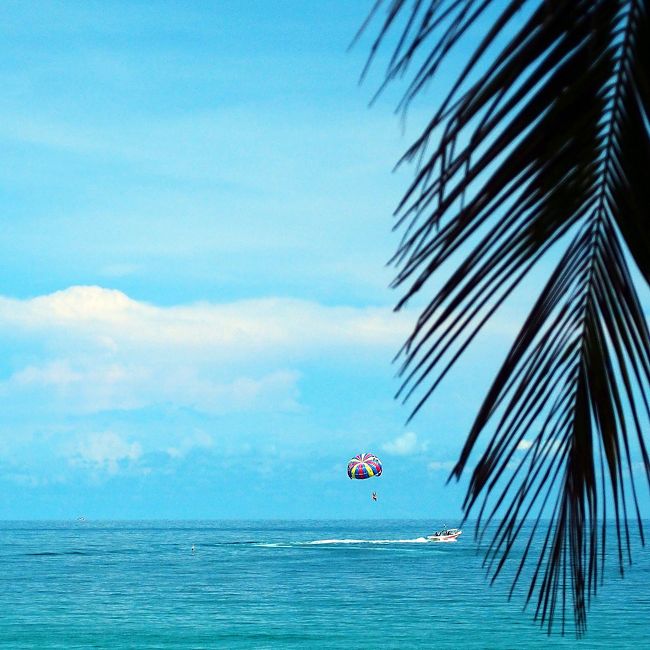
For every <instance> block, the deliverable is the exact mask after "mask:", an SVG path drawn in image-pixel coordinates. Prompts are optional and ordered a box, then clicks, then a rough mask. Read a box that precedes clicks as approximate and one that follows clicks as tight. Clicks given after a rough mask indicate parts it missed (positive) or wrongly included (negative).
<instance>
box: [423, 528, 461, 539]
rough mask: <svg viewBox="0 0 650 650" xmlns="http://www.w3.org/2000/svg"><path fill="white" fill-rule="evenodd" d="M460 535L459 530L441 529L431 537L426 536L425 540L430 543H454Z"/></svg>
mask: <svg viewBox="0 0 650 650" xmlns="http://www.w3.org/2000/svg"><path fill="white" fill-rule="evenodd" d="M462 534H463V531H462V530H460V529H459V528H443V529H442V530H439V531H437V532H435V533H433V535H427V539H428V540H430V541H431V542H455V541H456V540H457V539H458V538H459V537H460V536H461V535H462Z"/></svg>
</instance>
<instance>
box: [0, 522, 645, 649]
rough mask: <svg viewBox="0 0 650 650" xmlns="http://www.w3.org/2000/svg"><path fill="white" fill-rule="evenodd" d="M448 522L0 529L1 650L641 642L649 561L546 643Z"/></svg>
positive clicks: (6, 525)
mask: <svg viewBox="0 0 650 650" xmlns="http://www.w3.org/2000/svg"><path fill="white" fill-rule="evenodd" d="M449 523H450V524H451V523H453V522H449ZM441 524H442V522H426V521H421V520H420V521H363V522H359V521H329V522H327V521H326V522H322V521H302V522H300V521H239V522H235V521H210V522H207V521H205V522H168V521H165V522H83V523H80V522H79V523H78V522H0V549H1V558H0V561H1V566H2V572H1V574H0V581H1V588H0V647H2V648H302V647H307V648H350V647H356V648H368V647H370V648H379V647H381V648H417V647H423V648H426V647H436V648H450V647H461V648H464V649H469V648H556V647H559V648H563V647H567V648H569V647H578V648H585V649H586V648H611V647H617V648H628V647H629V648H645V647H650V557H649V555H648V553H647V552H644V551H643V550H636V552H635V563H634V565H633V566H632V567H631V569H630V570H629V571H628V573H627V575H626V578H625V580H623V581H621V580H618V579H616V578H614V579H609V580H608V582H607V584H606V587H605V589H603V590H602V591H601V593H600V594H599V596H598V599H597V600H596V602H595V603H594V604H593V605H592V608H591V613H590V618H589V631H588V634H587V636H586V637H584V638H583V639H582V640H580V641H576V639H575V638H574V637H573V636H572V635H568V636H567V637H565V638H561V637H559V636H553V637H551V638H550V639H549V638H548V637H547V636H546V635H545V634H544V633H543V632H541V631H540V630H539V628H538V627H536V626H535V624H534V623H532V622H531V615H530V613H523V614H522V612H521V600H516V601H514V602H510V603H509V602H507V599H506V597H505V593H506V591H507V589H506V587H507V584H506V582H505V581H502V582H501V583H500V584H499V583H497V586H496V587H492V588H490V587H489V586H488V583H487V581H486V580H485V577H484V572H483V570H482V569H481V556H480V555H477V553H476V547H475V544H474V542H473V539H472V536H471V535H470V534H466V535H464V536H463V537H461V539H460V540H459V541H458V542H457V543H455V544H434V543H425V542H423V541H422V540H421V536H422V535H425V534H429V533H431V532H432V531H433V530H434V529H436V528H437V527H440V526H441ZM467 532H468V533H469V532H471V529H468V530H467ZM351 540H356V541H351ZM612 541H613V540H612ZM193 544H194V545H195V552H194V553H193V552H192V550H191V547H192V545H193ZM634 544H635V546H636V545H637V542H636V541H635V542H634ZM613 559H614V558H613V557H612V558H611V560H610V566H611V567H612V569H614V568H615V565H614V562H613V561H612V560H613Z"/></svg>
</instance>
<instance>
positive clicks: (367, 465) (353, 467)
mask: <svg viewBox="0 0 650 650" xmlns="http://www.w3.org/2000/svg"><path fill="white" fill-rule="evenodd" d="M381 472H382V467H381V461H380V460H379V458H377V456H375V455H374V454H370V453H364V454H358V455H357V456H355V457H354V458H352V459H351V460H350V462H349V463H348V476H349V477H350V478H356V479H364V478H372V477H373V476H381Z"/></svg>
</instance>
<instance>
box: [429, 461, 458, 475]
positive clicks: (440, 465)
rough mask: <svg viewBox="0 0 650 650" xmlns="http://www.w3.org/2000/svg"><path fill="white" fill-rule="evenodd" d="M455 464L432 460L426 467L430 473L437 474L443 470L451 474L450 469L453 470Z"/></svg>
mask: <svg viewBox="0 0 650 650" xmlns="http://www.w3.org/2000/svg"><path fill="white" fill-rule="evenodd" d="M455 465H456V463H454V462H453V461H451V460H434V461H432V462H430V463H429V465H428V466H427V467H428V468H429V469H430V470H431V471H432V472H439V471H442V470H444V471H445V472H451V470H452V469H454V466H455Z"/></svg>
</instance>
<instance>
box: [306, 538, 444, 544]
mask: <svg viewBox="0 0 650 650" xmlns="http://www.w3.org/2000/svg"><path fill="white" fill-rule="evenodd" d="M430 541H431V540H430V539H427V538H426V537H416V538H415V539H317V540H315V541H313V542H305V544H427V543H429V542H430Z"/></svg>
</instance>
